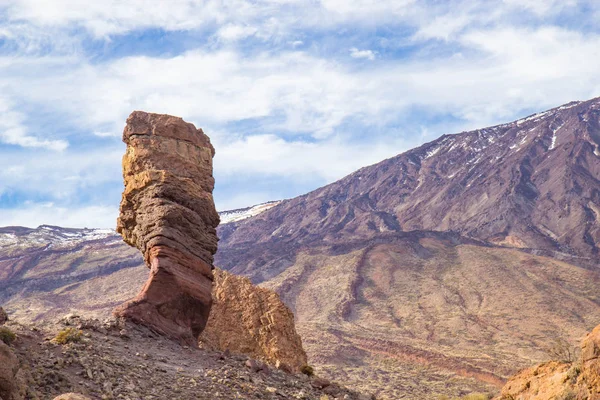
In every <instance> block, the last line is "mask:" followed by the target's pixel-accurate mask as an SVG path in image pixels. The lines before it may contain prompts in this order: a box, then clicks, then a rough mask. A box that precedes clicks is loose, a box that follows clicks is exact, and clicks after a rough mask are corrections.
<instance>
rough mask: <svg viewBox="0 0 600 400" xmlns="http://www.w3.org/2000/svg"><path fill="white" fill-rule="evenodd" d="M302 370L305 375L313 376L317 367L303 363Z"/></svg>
mask: <svg viewBox="0 0 600 400" xmlns="http://www.w3.org/2000/svg"><path fill="white" fill-rule="evenodd" d="M300 372H302V373H303V374H304V375H308V376H313V375H314V374H315V369H314V368H313V367H311V366H310V365H303V366H302V368H300Z"/></svg>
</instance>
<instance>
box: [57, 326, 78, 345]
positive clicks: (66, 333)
mask: <svg viewBox="0 0 600 400" xmlns="http://www.w3.org/2000/svg"><path fill="white" fill-rule="evenodd" d="M82 334H83V332H81V331H80V330H79V329H75V328H65V329H63V330H62V331H60V332H58V333H57V334H56V337H55V338H54V341H55V342H56V343H57V344H67V343H73V342H79V341H81V335H82Z"/></svg>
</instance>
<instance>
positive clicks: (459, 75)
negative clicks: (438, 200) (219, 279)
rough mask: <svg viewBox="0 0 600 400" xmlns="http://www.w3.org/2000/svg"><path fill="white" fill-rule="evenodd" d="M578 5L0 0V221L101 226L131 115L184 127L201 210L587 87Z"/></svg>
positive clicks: (316, 182) (544, 1)
mask: <svg viewBox="0 0 600 400" xmlns="http://www.w3.org/2000/svg"><path fill="white" fill-rule="evenodd" d="M599 20H600V3H598V2H597V1H595V0H590V1H586V0H579V1H577V0H561V1H558V0H504V1H500V0H499V1H472V0H471V1H470V0H456V1H450V0H448V1H444V0H424V1H417V0H379V1H367V0H353V1H347V0H253V1H249V0H219V1H213V0H206V1H187V0H170V1H162V0H128V1H126V2H125V1H121V0H104V1H102V2H99V1H91V0H90V1H81V0H0V226H4V225H24V226H37V225H40V224H55V225H62V226H72V227H84V226H87V227H114V225H115V218H116V216H117V213H118V204H119V201H120V193H121V190H122V187H123V184H122V177H121V161H120V160H121V156H122V154H123V152H124V145H123V143H122V142H121V133H122V130H123V126H124V122H125V119H126V118H127V116H128V115H129V113H130V112H131V111H133V110H145V111H150V112H158V113H169V114H173V115H177V116H181V117H183V118H184V119H185V120H187V121H190V122H193V123H194V124H195V125H196V126H197V127H202V128H203V129H204V131H205V133H207V134H208V135H209V136H210V137H211V140H212V142H213V144H214V146H215V148H216V152H217V155H216V157H215V161H214V166H215V178H216V182H217V183H216V188H215V193H214V196H215V201H216V205H217V208H218V209H219V210H225V209H232V208H237V207H243V206H247V205H252V204H255V203H258V202H263V201H267V200H276V199H281V198H289V197H293V196H296V195H299V194H302V193H305V192H307V191H309V190H312V189H315V188H317V187H320V186H322V185H324V184H327V183H329V182H332V181H335V180H337V179H339V178H341V177H343V176H344V175H346V174H348V173H350V172H352V171H354V170H356V169H358V168H360V167H362V166H365V165H369V164H373V163H375V162H377V161H380V160H382V159H384V158H387V157H391V156H393V155H395V154H398V153H400V152H403V151H405V150H407V149H409V148H412V147H414V146H417V145H419V144H421V143H423V142H426V141H430V140H433V139H435V138H436V137H438V136H440V135H442V134H444V133H455V132H460V131H463V130H468V129H474V128H479V127H485V126H489V125H492V124H496V123H501V122H507V121H510V120H513V119H517V118H519V117H522V116H525V115H528V114H531V113H533V112H536V111H541V110H544V109H547V108H550V107H553V106H557V105H560V104H563V103H566V102H569V101H571V100H586V99H589V98H593V97H597V96H600V74H598V71H600V31H599V30H600V28H599V27H598V24H597V21H599Z"/></svg>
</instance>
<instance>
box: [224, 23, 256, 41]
mask: <svg viewBox="0 0 600 400" xmlns="http://www.w3.org/2000/svg"><path fill="white" fill-rule="evenodd" d="M255 33H256V28H254V27H251V26H243V25H233V24H227V25H225V26H223V27H221V28H219V30H218V31H217V36H218V37H219V38H221V39H222V40H227V41H236V40H240V39H245V38H247V37H248V36H252V35H254V34H255Z"/></svg>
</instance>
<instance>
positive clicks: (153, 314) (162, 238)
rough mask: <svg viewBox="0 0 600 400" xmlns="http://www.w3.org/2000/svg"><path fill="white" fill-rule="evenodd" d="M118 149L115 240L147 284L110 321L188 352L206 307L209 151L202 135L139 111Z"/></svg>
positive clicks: (210, 246)
mask: <svg viewBox="0 0 600 400" xmlns="http://www.w3.org/2000/svg"><path fill="white" fill-rule="evenodd" d="M123 142H125V143H126V144H127V149H126V151H125V155H124V156H123V179H124V181H125V189H124V191H123V196H122V199H121V207H120V208H121V210H120V211H121V212H120V215H119V218H118V220H117V232H119V233H120V234H121V235H122V236H123V240H124V241H125V243H127V244H129V245H131V246H134V247H137V248H138V250H140V251H141V252H142V254H143V256H144V260H145V261H146V265H147V266H148V268H150V276H149V278H148V280H147V281H146V283H145V284H144V287H143V288H142V291H141V292H140V293H139V294H138V295H137V296H136V297H135V298H134V299H132V300H130V301H128V302H126V303H124V304H122V305H120V306H119V307H118V308H116V309H115V311H114V313H115V315H116V316H120V317H125V318H129V319H132V320H134V321H136V322H138V323H141V324H144V325H147V326H151V327H152V328H153V329H156V330H158V331H159V332H162V333H163V334H165V335H168V336H170V337H173V338H177V339H179V340H182V341H184V342H186V343H188V344H194V343H195V342H197V340H198V336H199V335H200V333H201V332H202V331H203V330H204V327H205V326H206V321H207V320H208V315H209V312H210V307H211V304H212V297H211V287H212V279H213V276H212V268H213V266H212V261H213V254H214V253H215V252H216V251H217V241H218V238H217V232H216V227H217V225H219V216H218V214H217V210H216V209H215V203H214V201H213V197H212V191H213V188H214V185H215V180H214V178H213V175H212V158H213V157H214V155H215V149H214V148H213V146H212V145H211V143H210V139H209V138H208V136H206V135H205V134H204V133H203V132H202V129H196V127H195V126H194V125H192V124H190V123H186V122H185V121H183V120H182V119H181V118H178V117H173V116H170V115H162V114H151V113H145V112H142V111H134V112H133V113H131V115H130V116H129V118H127V124H126V125H125V129H124V130H123Z"/></svg>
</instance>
